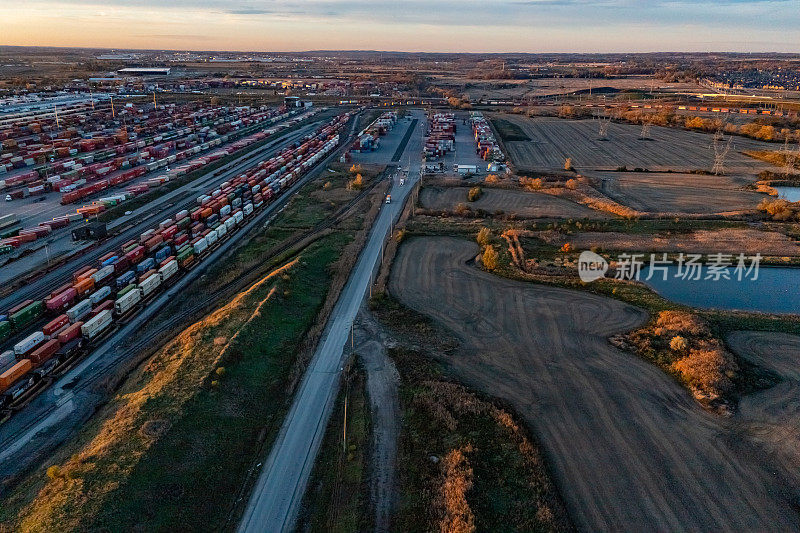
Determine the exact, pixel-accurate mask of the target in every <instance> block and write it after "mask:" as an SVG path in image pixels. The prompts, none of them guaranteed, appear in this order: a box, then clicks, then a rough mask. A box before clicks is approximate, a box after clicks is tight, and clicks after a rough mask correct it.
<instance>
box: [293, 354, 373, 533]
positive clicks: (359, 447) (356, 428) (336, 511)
mask: <svg viewBox="0 0 800 533" xmlns="http://www.w3.org/2000/svg"><path fill="white" fill-rule="evenodd" d="M366 379H367V378H366V373H365V372H364V369H363V368H361V367H360V366H359V365H358V364H357V363H355V362H352V361H351V362H350V363H349V364H348V365H347V367H346V369H345V372H344V374H343V376H342V383H341V389H340V392H339V396H338V398H337V400H336V406H335V407H334V409H333V413H332V415H331V419H330V422H329V424H328V429H327V431H326V432H325V439H324V440H323V442H322V446H321V448H320V452H319V455H318V456H317V460H316V463H315V465H314V472H313V474H312V476H311V480H310V481H309V484H308V489H307V490H306V495H305V498H304V501H303V505H302V511H301V512H300V516H299V522H298V524H297V528H296V529H297V530H298V531H311V532H316V531H319V532H323V531H324V532H330V533H350V532H353V531H368V530H369V529H371V528H370V525H369V520H370V515H369V512H368V502H369V495H368V493H367V473H368V472H367V469H368V464H367V459H368V453H369V445H370V412H369V402H368V400H367V390H366Z"/></svg>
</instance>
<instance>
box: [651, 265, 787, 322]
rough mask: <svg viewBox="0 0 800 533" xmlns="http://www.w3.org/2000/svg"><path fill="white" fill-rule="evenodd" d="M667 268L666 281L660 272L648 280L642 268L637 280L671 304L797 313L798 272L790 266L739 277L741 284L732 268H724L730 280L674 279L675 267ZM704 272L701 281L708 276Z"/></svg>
mask: <svg viewBox="0 0 800 533" xmlns="http://www.w3.org/2000/svg"><path fill="white" fill-rule="evenodd" d="M666 268H667V273H666V279H664V277H663V274H662V272H660V271H659V272H654V274H653V277H652V279H650V280H648V279H647V275H648V269H643V270H642V272H641V276H640V281H642V282H643V283H645V284H647V285H648V286H650V287H651V288H652V289H653V290H655V291H656V292H657V293H658V294H660V295H661V296H663V297H664V298H666V299H668V300H672V301H673V302H677V303H681V304H684V305H689V306H692V307H701V308H706V309H727V310H737V311H761V312H764V313H777V314H786V313H791V314H800V269H798V268H789V267H761V268H759V269H758V276H757V277H756V279H752V278H753V277H755V276H753V274H751V275H749V276H742V279H741V281H739V280H738V279H737V274H736V273H735V271H734V269H733V268H732V267H729V268H728V269H727V271H728V274H729V277H730V278H731V279H727V280H726V279H722V278H721V279H719V280H715V279H699V280H693V279H682V278H681V277H679V276H676V274H677V273H678V267H677V265H670V266H668V267H666ZM707 274H708V273H707V271H706V270H705V269H704V271H703V274H702V276H701V277H702V278H705V277H706V276H707Z"/></svg>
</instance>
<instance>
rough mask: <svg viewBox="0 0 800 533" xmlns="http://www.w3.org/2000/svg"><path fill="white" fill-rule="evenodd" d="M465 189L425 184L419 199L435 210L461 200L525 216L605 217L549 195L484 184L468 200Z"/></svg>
mask: <svg viewBox="0 0 800 533" xmlns="http://www.w3.org/2000/svg"><path fill="white" fill-rule="evenodd" d="M468 191H469V188H468V187H425V188H423V189H422V191H421V192H420V202H421V203H422V206H423V207H425V208H427V209H435V210H447V211H452V210H453V209H455V207H456V206H457V205H458V204H461V203H463V204H465V205H467V206H469V207H471V208H473V209H483V210H484V211H488V212H491V213H497V212H499V211H502V212H503V213H506V214H512V213H513V214H516V215H519V216H524V217H563V218H583V217H586V218H607V215H605V214H604V213H601V212H598V211H595V210H594V209H590V208H588V207H586V206H583V205H580V204H576V203H575V202H571V201H569V200H565V199H563V198H558V197H556V196H552V195H548V194H541V193H535V192H526V191H512V190H507V189H491V188H488V187H484V188H483V193H482V194H481V197H480V198H478V199H477V200H476V201H474V202H467V192H468Z"/></svg>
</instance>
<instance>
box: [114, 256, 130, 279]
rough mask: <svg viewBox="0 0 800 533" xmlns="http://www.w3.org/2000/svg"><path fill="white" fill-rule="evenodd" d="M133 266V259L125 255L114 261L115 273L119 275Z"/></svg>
mask: <svg viewBox="0 0 800 533" xmlns="http://www.w3.org/2000/svg"><path fill="white" fill-rule="evenodd" d="M130 266H131V261H130V259H128V258H127V257H125V256H123V257H120V258H119V259H117V262H116V263H114V275H115V276H118V275H120V274H121V273H123V272H125V271H126V270H128V267H130Z"/></svg>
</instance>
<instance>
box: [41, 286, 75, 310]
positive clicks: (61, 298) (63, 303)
mask: <svg viewBox="0 0 800 533" xmlns="http://www.w3.org/2000/svg"><path fill="white" fill-rule="evenodd" d="M77 295H78V291H76V290H75V289H74V288H73V287H70V288H69V289H67V290H65V291H64V292H62V293H60V294H57V295H55V296H53V297H52V298H50V299H49V300H45V306H46V307H47V309H48V310H50V311H60V310H62V309H66V308H67V307H69V306H70V305H71V304H72V302H73V301H74V300H75V297H76V296H77Z"/></svg>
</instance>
